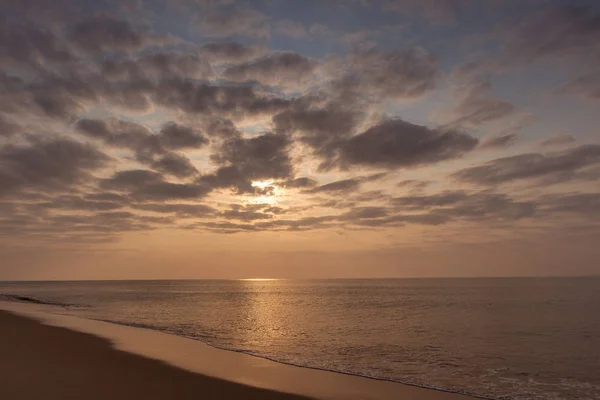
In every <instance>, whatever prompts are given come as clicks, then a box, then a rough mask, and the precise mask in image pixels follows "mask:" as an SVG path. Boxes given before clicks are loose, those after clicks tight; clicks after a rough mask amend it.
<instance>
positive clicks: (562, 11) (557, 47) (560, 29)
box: [458, 4, 600, 86]
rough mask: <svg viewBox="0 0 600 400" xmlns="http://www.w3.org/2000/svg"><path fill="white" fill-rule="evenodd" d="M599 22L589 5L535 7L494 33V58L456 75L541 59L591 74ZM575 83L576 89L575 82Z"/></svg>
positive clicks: (503, 68) (597, 50) (597, 49)
mask: <svg viewBox="0 0 600 400" xmlns="http://www.w3.org/2000/svg"><path fill="white" fill-rule="evenodd" d="M599 21H600V18H599V15H598V12H597V10H596V9H595V8H594V7H591V6H588V7H584V6H577V5H571V4H562V5H555V6H550V7H538V8H537V10H536V12H534V13H532V14H525V15H524V17H523V18H522V19H521V21H518V22H516V23H515V22H514V21H512V22H511V23H510V24H505V25H504V26H503V29H499V30H497V31H496V33H495V35H493V36H494V38H495V39H497V40H498V41H500V49H499V50H496V51H495V52H494V55H492V56H488V57H486V58H483V59H479V60H477V61H474V62H470V63H468V64H465V65H463V66H462V67H461V68H459V70H458V73H459V75H461V76H481V75H484V76H485V75H488V74H489V73H504V72H507V71H509V70H511V69H514V68H518V67H523V66H530V65H532V64H534V63H536V62H539V61H542V60H544V61H558V62H561V63H565V62H566V63H569V62H571V63H572V65H573V66H575V67H577V69H579V70H580V71H581V70H583V71H586V72H587V73H591V72H593V71H594V70H595V69H597V66H598V55H599V54H600V46H599V45H598V43H600V29H598V25H599ZM546 68H547V66H546ZM590 69H591V71H590ZM587 73H586V74H584V75H587ZM584 80H585V79H584ZM574 84H575V86H579V85H578V84H577V83H576V81H574ZM567 86H568V83H567Z"/></svg>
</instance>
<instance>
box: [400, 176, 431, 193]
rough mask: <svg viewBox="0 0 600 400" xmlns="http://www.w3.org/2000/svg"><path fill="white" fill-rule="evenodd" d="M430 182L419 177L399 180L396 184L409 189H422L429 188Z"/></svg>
mask: <svg viewBox="0 0 600 400" xmlns="http://www.w3.org/2000/svg"><path fill="white" fill-rule="evenodd" d="M430 184H431V182H428V181H422V180H418V179H407V180H404V181H401V182H398V183H397V184H396V186H398V187H400V188H407V189H409V190H414V191H420V190H423V189H425V188H427V186H429V185H430Z"/></svg>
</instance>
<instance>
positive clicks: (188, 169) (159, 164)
mask: <svg viewBox="0 0 600 400" xmlns="http://www.w3.org/2000/svg"><path fill="white" fill-rule="evenodd" d="M150 165H151V166H152V168H153V169H155V170H157V171H160V172H163V173H165V174H168V175H173V176H176V177H178V178H186V177H190V176H194V175H196V174H197V173H198V170H197V169H196V167H195V166H194V164H192V162H191V161H190V159H189V158H187V157H186V156H184V155H181V154H177V153H167V154H165V155H163V156H162V157H160V158H158V159H156V160H154V161H152V163H151V164H150Z"/></svg>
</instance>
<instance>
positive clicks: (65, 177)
mask: <svg viewBox="0 0 600 400" xmlns="http://www.w3.org/2000/svg"><path fill="white" fill-rule="evenodd" d="M110 160H111V159H110V157H108V156H107V155H106V154H104V153H102V152H101V151H99V150H97V149H96V148H95V147H93V146H91V145H88V144H82V143H79V142H76V141H73V140H70V139H66V138H64V139H55V140H50V141H43V140H39V141H36V142H33V143H31V144H30V145H13V144H8V145H5V146H4V147H2V148H1V149H0V182H1V183H2V184H1V185H0V187H1V189H0V195H6V194H11V193H14V191H16V190H19V189H30V188H33V189H51V188H54V189H57V190H61V189H65V188H68V187H70V186H72V185H76V184H78V183H81V182H83V181H84V180H86V179H90V177H91V175H90V174H91V172H93V171H95V170H98V169H101V168H103V167H105V166H107V165H108V162H109V161H110Z"/></svg>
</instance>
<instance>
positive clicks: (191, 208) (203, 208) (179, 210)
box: [131, 203, 217, 218]
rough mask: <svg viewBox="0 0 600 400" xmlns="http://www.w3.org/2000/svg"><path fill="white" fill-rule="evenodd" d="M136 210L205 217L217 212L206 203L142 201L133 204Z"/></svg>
mask: <svg viewBox="0 0 600 400" xmlns="http://www.w3.org/2000/svg"><path fill="white" fill-rule="evenodd" d="M131 207H133V208H134V209H136V210H141V211H150V212H155V213H161V214H177V215H178V216H180V217H194V218H203V217H207V216H212V215H215V214H216V213H217V210H215V209H214V208H213V207H210V206H207V205H204V204H185V203H141V204H133V205H131Z"/></svg>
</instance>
